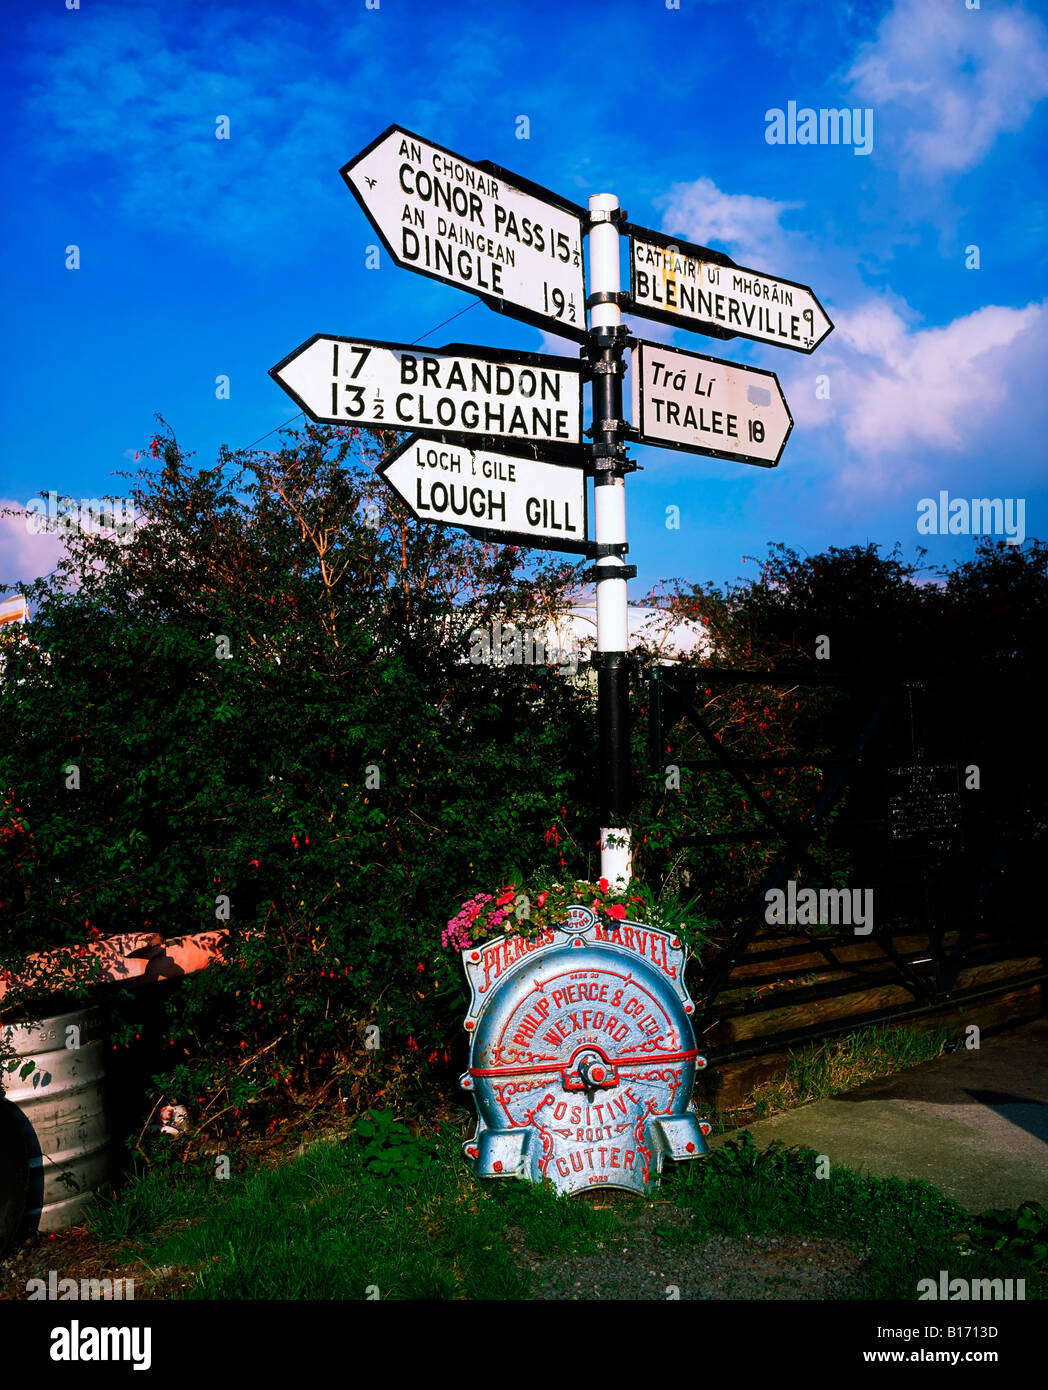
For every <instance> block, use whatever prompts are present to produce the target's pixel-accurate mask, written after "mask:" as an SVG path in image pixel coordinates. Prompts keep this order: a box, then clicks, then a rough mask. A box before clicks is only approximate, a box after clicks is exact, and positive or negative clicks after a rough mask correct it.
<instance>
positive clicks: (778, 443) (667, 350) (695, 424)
mask: <svg viewBox="0 0 1048 1390" xmlns="http://www.w3.org/2000/svg"><path fill="white" fill-rule="evenodd" d="M630 347H631V348H632V349H633V364H632V366H633V370H632V372H631V373H630V375H631V377H632V379H633V427H634V429H635V431H636V432H637V435H638V438H639V439H640V440H641V441H642V442H643V443H646V444H659V445H661V446H663V447H664V448H667V449H685V450H687V451H688V452H689V453H692V454H712V455H713V456H714V457H715V458H726V459H737V460H738V461H739V462H740V463H756V464H759V465H760V466H761V467H762V468H774V467H775V465H776V464H777V463H778V461H779V458H780V456H781V455H782V450H783V446H784V445H785V443H786V440H787V439H788V438H789V434H790V430H792V429H793V416H792V415H791V414H790V409H789V406H788V405H787V404H786V398H785V396H783V394H782V391H781V389H780V387H779V379H778V377H777V376H776V375H775V373H774V372H765V371H761V369H760V368H759V367H740V366H737V365H736V364H735V363H734V362H722V361H720V360H719V359H718V358H716V357H704V356H703V355H702V354H701V353H698V352H683V351H681V349H680V348H671V347H663V346H662V344H661V343H643V342H638V341H637V340H636V339H631V340H630Z"/></svg>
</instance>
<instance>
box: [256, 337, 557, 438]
mask: <svg viewBox="0 0 1048 1390" xmlns="http://www.w3.org/2000/svg"><path fill="white" fill-rule="evenodd" d="M269 375H270V376H271V377H272V378H273V380H274V381H276V382H278V383H279V384H280V385H281V386H282V387H283V388H284V390H285V391H286V392H287V393H288V395H289V396H290V397H291V398H292V400H294V401H295V402H296V403H297V404H298V405H299V406H301V408H302V409H303V410H304V411H305V412H306V414H307V415H308V416H309V417H310V419H312V420H315V421H316V422H317V424H321V425H326V424H330V425H369V426H370V425H374V426H378V427H379V428H381V429H392V430H412V431H414V432H415V433H416V434H430V435H433V434H435V435H439V436H443V437H445V438H448V439H451V438H458V439H460V440H463V441H465V440H466V439H468V438H469V437H470V436H473V437H475V436H477V435H483V436H487V437H490V438H493V439H501V438H506V439H519V440H524V441H525V442H527V443H542V444H545V445H546V446H547V447H548V448H556V447H557V446H560V447H561V448H566V447H572V448H573V447H575V446H577V445H579V444H581V443H582V368H581V365H580V364H579V362H578V361H577V360H572V359H571V358H569V357H553V356H546V355H544V354H542V353H534V352H503V351H501V350H499V349H498V348H483V347H474V346H471V345H469V344H466V343H449V344H448V346H447V347H442V348H418V347H414V346H411V345H409V344H404V343H383V342H375V341H374V340H371V339H367V338H338V337H331V336H326V335H324V334H321V333H317V334H314V336H313V337H312V338H310V339H309V340H308V341H307V342H305V343H303V344H302V345H301V346H300V347H297V348H295V350H294V352H292V353H289V354H288V356H287V357H285V358H284V360H283V362H279V363H278V364H277V365H276V366H275V367H273V368H271V369H270V373H269Z"/></svg>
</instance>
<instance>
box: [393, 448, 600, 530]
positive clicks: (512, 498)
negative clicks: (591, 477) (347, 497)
mask: <svg viewBox="0 0 1048 1390" xmlns="http://www.w3.org/2000/svg"><path fill="white" fill-rule="evenodd" d="M378 471H379V473H380V474H381V475H382V477H383V479H384V480H385V481H386V482H387V483H388V484H389V485H390V486H391V487H392V488H393V490H394V491H395V492H396V493H397V494H398V496H400V497H401V498H402V499H403V500H404V501H405V502H406V503H407V505H408V507H409V508H410V510H411V512H412V513H413V515H414V516H416V517H417V518H418V519H419V521H439V522H443V523H444V524H445V525H446V526H461V527H462V529H463V530H464V531H468V532H469V534H470V535H472V536H476V537H477V539H478V540H483V541H495V542H496V543H498V544H500V545H527V546H535V547H537V548H538V549H540V550H566V551H569V552H574V553H575V554H579V555H585V554H588V552H589V542H588V541H587V539H586V530H587V515H586V474H585V470H584V469H583V467H582V459H581V456H580V457H579V459H578V461H577V463H576V465H575V466H574V467H572V466H571V465H570V464H567V463H564V462H557V461H554V460H547V459H545V458H542V457H541V456H540V446H537V445H536V446H533V448H532V450H531V451H530V452H528V451H526V448H525V446H519V447H518V449H517V451H515V452H510V451H509V450H507V449H503V448H499V449H484V448H477V447H470V446H467V445H462V444H454V443H449V442H447V441H434V440H430V439H421V438H419V437H418V436H416V435H413V436H412V437H411V438H410V439H409V440H408V441H407V442H406V443H404V444H402V445H401V446H400V448H399V449H395V450H394V451H393V452H392V453H391V454H388V455H387V456H386V457H385V458H384V459H383V461H382V462H381V463H380V464H379V467H378Z"/></svg>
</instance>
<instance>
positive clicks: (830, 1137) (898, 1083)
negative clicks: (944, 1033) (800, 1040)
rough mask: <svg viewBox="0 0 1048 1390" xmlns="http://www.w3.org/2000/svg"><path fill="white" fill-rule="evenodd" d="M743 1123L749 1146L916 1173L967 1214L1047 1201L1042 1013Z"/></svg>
mask: <svg viewBox="0 0 1048 1390" xmlns="http://www.w3.org/2000/svg"><path fill="white" fill-rule="evenodd" d="M744 1128H746V1129H748V1130H749V1131H750V1133H751V1134H752V1135H753V1139H754V1143H755V1144H756V1145H757V1147H758V1148H759V1149H764V1148H766V1147H767V1146H768V1144H770V1143H771V1142H772V1140H773V1139H780V1140H781V1141H782V1142H783V1143H784V1144H799V1145H801V1146H802V1147H804V1148H811V1149H815V1150H816V1151H817V1152H818V1153H820V1154H826V1155H828V1157H829V1159H830V1161H831V1163H843V1164H847V1166H848V1167H849V1168H857V1169H860V1170H861V1171H863V1172H865V1173H869V1174H871V1175H873V1176H876V1177H892V1176H894V1177H900V1178H923V1179H924V1180H925V1181H926V1182H930V1183H933V1184H934V1185H935V1186H936V1187H937V1188H939V1189H940V1191H942V1192H945V1193H946V1194H947V1195H948V1196H950V1197H952V1198H953V1199H954V1200H955V1201H956V1202H958V1203H960V1205H961V1206H962V1207H964V1208H965V1209H966V1210H967V1211H971V1212H978V1211H985V1210H987V1209H988V1208H991V1207H1016V1206H1018V1205H1019V1203H1020V1202H1024V1201H1036V1202H1041V1203H1042V1204H1043V1205H1044V1206H1046V1207H1048V1019H1037V1020H1036V1021H1035V1022H1033V1023H1028V1024H1025V1025H1023V1027H1021V1028H1015V1029H1012V1030H1011V1031H1009V1032H1007V1033H1003V1034H1001V1035H1000V1036H999V1037H995V1038H986V1039H984V1040H983V1043H982V1046H981V1047H980V1048H979V1049H978V1051H975V1050H973V1051H970V1052H968V1051H965V1052H954V1053H951V1054H950V1055H949V1056H947V1057H942V1058H940V1059H939V1060H938V1061H937V1062H925V1063H924V1064H923V1065H921V1066H919V1067H913V1068H912V1069H910V1070H909V1071H903V1072H898V1073H897V1074H896V1075H895V1076H891V1077H888V1078H886V1079H885V1080H883V1081H871V1082H868V1083H867V1084H866V1085H865V1086H859V1087H857V1088H856V1090H854V1091H849V1092H848V1093H847V1094H846V1095H841V1096H835V1097H834V1098H833V1099H832V1100H819V1101H815V1102H813V1103H812V1104H811V1105H803V1106H801V1107H800V1108H799V1109H797V1110H790V1111H788V1112H786V1113H785V1114H782V1115H773V1116H771V1117H770V1118H769V1119H767V1120H757V1121H756V1122H754V1123H753V1124H751V1125H746V1126H744ZM730 1138H731V1135H730V1134H725V1135H720V1136H718V1138H717V1139H714V1140H711V1141H710V1142H711V1146H713V1147H718V1146H719V1145H720V1144H723V1143H725V1142H726V1141H727V1140H728V1139H730Z"/></svg>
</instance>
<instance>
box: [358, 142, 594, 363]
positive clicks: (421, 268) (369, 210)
mask: <svg viewBox="0 0 1048 1390" xmlns="http://www.w3.org/2000/svg"><path fill="white" fill-rule="evenodd" d="M340 172H341V174H342V177H343V178H344V179H345V181H346V183H347V185H348V186H349V189H350V191H351V192H352V194H353V196H354V197H355V198H356V200H357V202H358V203H359V204H360V206H361V208H362V209H363V210H364V213H365V214H366V216H367V218H368V220H369V221H370V222H371V224H372V226H373V227H374V228H375V230H376V231H377V232H378V234H379V236H380V237H381V238H382V242H383V245H384V246H385V248H386V250H387V251H388V252H389V254H390V255H391V256H392V257H393V260H394V261H395V262H396V264H397V265H399V266H402V267H403V268H404V269H406V270H415V271H418V272H419V274H420V275H428V276H429V277H430V278H431V279H433V280H441V281H443V282H444V284H446V285H456V286H458V288H459V289H464V290H469V291H470V293H471V294H475V295H476V296H477V297H478V298H479V299H482V300H483V301H484V303H485V304H488V305H489V306H490V307H491V308H492V309H495V310H497V312H498V313H500V314H512V315H513V317H514V318H518V319H523V320H524V321H525V322H526V323H531V324H534V325H536V326H537V327H539V328H549V329H553V330H555V331H556V332H557V333H559V334H561V335H562V336H563V337H568V338H575V339H577V340H578V341H579V342H585V340H586V287H585V279H584V276H583V268H582V237H583V233H584V229H585V226H586V223H587V220H588V219H587V213H586V211H585V210H584V209H583V208H580V207H578V206H577V205H576V204H575V203H571V202H568V200H567V199H566V198H561V197H559V196H558V195H557V194H556V193H551V192H550V191H549V189H546V188H540V187H539V186H538V185H536V184H532V183H530V182H529V181H528V180H527V179H522V178H520V176H519V175H517V174H511V173H508V172H507V171H506V170H505V169H501V168H500V167H499V166H498V165H496V164H491V163H490V162H485V163H482V164H473V163H470V161H469V160H466V159H463V158H462V156H461V155H458V154H453V153H452V152H451V150H446V149H444V148H443V147H442V146H441V145H434V144H433V143H432V142H431V141H429V140H423V139H422V137H421V136H419V135H413V134H412V133H411V131H410V130H404V129H403V127H402V126H397V125H392V126H390V127H389V129H388V130H385V131H383V132H382V134H381V135H380V136H379V137H378V138H377V139H376V140H373V141H372V142H371V144H370V145H368V147H367V148H366V149H365V150H362V151H361V152H360V154H358V155H357V156H356V157H355V158H353V159H351V160H350V161H349V163H348V164H346V165H345V166H344V167H343V168H342V169H341V171H340Z"/></svg>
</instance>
